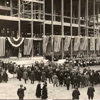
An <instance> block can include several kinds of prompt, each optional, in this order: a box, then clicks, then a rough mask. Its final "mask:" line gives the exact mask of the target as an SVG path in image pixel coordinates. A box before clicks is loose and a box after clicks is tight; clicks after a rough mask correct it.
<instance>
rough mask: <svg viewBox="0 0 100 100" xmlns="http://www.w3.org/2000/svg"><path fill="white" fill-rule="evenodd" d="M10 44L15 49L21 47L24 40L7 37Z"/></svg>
mask: <svg viewBox="0 0 100 100" xmlns="http://www.w3.org/2000/svg"><path fill="white" fill-rule="evenodd" d="M7 39H8V41H9V43H10V44H11V45H12V46H13V47H16V48H17V47H19V46H20V45H21V44H22V43H23V41H24V38H22V37H19V38H17V39H16V38H14V37H7Z"/></svg>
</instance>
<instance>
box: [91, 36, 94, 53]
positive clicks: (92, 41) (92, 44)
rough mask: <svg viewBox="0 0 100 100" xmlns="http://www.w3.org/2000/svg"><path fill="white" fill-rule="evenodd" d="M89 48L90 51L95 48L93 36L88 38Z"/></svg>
mask: <svg viewBox="0 0 100 100" xmlns="http://www.w3.org/2000/svg"><path fill="white" fill-rule="evenodd" d="M90 50H91V51H94V50H95V38H94V37H91V38H90Z"/></svg>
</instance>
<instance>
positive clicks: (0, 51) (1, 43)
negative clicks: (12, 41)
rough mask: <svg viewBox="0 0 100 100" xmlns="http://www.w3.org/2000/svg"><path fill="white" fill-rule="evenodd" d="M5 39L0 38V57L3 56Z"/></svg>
mask: <svg viewBox="0 0 100 100" xmlns="http://www.w3.org/2000/svg"><path fill="white" fill-rule="evenodd" d="M5 41H6V38H5V37H1V38H0V56H1V57H3V56H5Z"/></svg>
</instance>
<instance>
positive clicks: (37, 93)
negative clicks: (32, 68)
mask: <svg viewBox="0 0 100 100" xmlns="http://www.w3.org/2000/svg"><path fill="white" fill-rule="evenodd" d="M36 97H37V98H40V97H41V84H40V83H38V85H37V88H36Z"/></svg>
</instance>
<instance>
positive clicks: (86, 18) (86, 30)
mask: <svg viewBox="0 0 100 100" xmlns="http://www.w3.org/2000/svg"><path fill="white" fill-rule="evenodd" d="M85 6H86V17H85V20H86V29H85V32H86V33H85V35H86V36H87V37H88V0H86V4H85ZM88 52H89V51H88V45H87V56H88Z"/></svg>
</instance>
